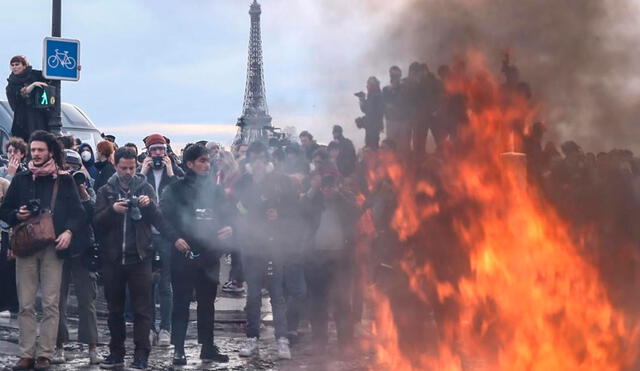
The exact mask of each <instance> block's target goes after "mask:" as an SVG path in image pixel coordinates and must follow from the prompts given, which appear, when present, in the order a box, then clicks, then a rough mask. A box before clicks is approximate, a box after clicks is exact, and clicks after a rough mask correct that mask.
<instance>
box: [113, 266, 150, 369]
mask: <svg viewBox="0 0 640 371" xmlns="http://www.w3.org/2000/svg"><path fill="white" fill-rule="evenodd" d="M102 275H103V279H104V294H105V297H106V298H107V307H108V309H109V319H108V321H107V323H108V325H109V333H110V335H111V340H110V341H109V350H110V351H111V354H113V355H115V356H119V357H124V355H125V348H124V341H125V339H126V336H127V328H126V324H125V321H124V301H125V291H126V288H127V287H128V288H129V292H130V294H131V304H132V307H133V343H134V344H135V353H134V358H135V359H142V360H147V359H148V358H149V352H150V351H151V344H150V343H149V331H150V329H151V259H146V260H144V261H142V262H140V263H136V264H129V265H122V264H119V263H118V262H108V263H107V262H105V263H104V266H103V272H102Z"/></svg>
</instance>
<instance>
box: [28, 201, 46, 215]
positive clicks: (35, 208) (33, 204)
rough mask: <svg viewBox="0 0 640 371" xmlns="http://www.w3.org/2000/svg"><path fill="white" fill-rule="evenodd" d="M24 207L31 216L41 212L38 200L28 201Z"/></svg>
mask: <svg viewBox="0 0 640 371" xmlns="http://www.w3.org/2000/svg"><path fill="white" fill-rule="evenodd" d="M25 206H27V210H29V211H31V215H37V214H40V211H41V210H42V209H41V208H40V199H33V200H29V201H27V203H26V205H25Z"/></svg>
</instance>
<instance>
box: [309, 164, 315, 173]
mask: <svg viewBox="0 0 640 371" xmlns="http://www.w3.org/2000/svg"><path fill="white" fill-rule="evenodd" d="M309 171H311V172H314V171H316V164H314V163H313V162H312V163H310V164H309Z"/></svg>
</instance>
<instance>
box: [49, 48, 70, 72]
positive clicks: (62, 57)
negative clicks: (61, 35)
mask: <svg viewBox="0 0 640 371" xmlns="http://www.w3.org/2000/svg"><path fill="white" fill-rule="evenodd" d="M47 64H48V65H49V67H51V68H56V67H58V65H62V66H63V67H65V68H66V69H68V70H72V69H74V68H75V67H76V60H75V58H73V57H70V56H69V51H68V50H65V51H64V53H61V52H60V51H59V49H56V54H55V55H52V56H50V57H49V58H47Z"/></svg>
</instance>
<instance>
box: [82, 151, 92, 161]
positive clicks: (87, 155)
mask: <svg viewBox="0 0 640 371" xmlns="http://www.w3.org/2000/svg"><path fill="white" fill-rule="evenodd" d="M80 157H82V161H84V162H89V161H91V152H89V151H84V152H82V154H81V155H80Z"/></svg>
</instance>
